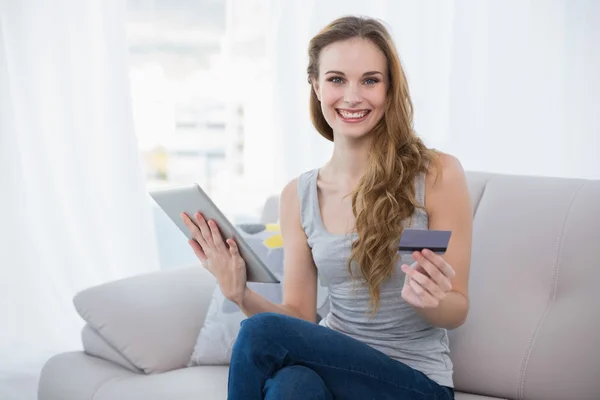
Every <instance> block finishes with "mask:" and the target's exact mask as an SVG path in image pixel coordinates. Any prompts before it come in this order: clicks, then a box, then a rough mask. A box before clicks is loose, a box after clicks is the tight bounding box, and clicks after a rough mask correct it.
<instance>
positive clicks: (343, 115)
mask: <svg viewBox="0 0 600 400" xmlns="http://www.w3.org/2000/svg"><path fill="white" fill-rule="evenodd" d="M335 111H336V112H337V115H339V116H340V119H341V120H342V121H343V122H347V123H350V124H355V123H358V122H362V121H364V120H365V119H367V116H368V115H369V114H370V113H371V110H343V109H341V108H336V109H335Z"/></svg>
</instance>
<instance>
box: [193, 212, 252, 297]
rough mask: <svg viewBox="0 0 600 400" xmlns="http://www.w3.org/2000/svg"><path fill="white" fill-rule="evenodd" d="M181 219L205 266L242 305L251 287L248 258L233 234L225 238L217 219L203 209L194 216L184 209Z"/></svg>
mask: <svg viewBox="0 0 600 400" xmlns="http://www.w3.org/2000/svg"><path fill="white" fill-rule="evenodd" d="M181 219H182V220H183V222H184V223H185V225H186V226H187V227H188V229H189V230H190V232H191V233H192V236H193V239H190V240H188V243H189V244H190V246H191V247H192V249H193V250H194V254H196V257H198V259H199V260H200V262H201V263H202V266H204V268H206V269H207V270H208V271H209V272H210V273H211V274H213V275H214V277H215V278H217V282H218V284H219V287H220V288H221V292H222V293H223V295H224V296H225V298H227V299H228V300H230V301H232V302H234V303H235V304H237V305H240V304H241V302H242V300H243V299H244V294H245V292H246V288H247V286H246V262H245V261H244V259H243V258H242V257H241V256H240V253H239V250H238V247H237V244H236V243H235V241H234V240H233V239H231V238H230V239H227V240H226V241H223V237H222V236H221V232H220V231H219V228H218V227H217V224H216V223H215V221H213V220H210V221H206V220H205V219H204V217H203V216H202V214H200V213H196V214H195V215H194V218H193V219H192V218H191V217H190V216H188V215H187V214H186V213H182V214H181Z"/></svg>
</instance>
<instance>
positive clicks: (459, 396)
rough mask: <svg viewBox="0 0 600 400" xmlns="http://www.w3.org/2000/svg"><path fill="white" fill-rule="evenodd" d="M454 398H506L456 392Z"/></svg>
mask: <svg viewBox="0 0 600 400" xmlns="http://www.w3.org/2000/svg"><path fill="white" fill-rule="evenodd" d="M454 398H455V400H506V399H505V398H500V397H488V396H479V395H477V394H470V393H462V392H456V395H455V396H454Z"/></svg>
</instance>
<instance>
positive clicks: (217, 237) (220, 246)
mask: <svg viewBox="0 0 600 400" xmlns="http://www.w3.org/2000/svg"><path fill="white" fill-rule="evenodd" d="M208 228H209V229H210V234H211V236H212V240H213V243H214V244H215V248H216V249H217V250H219V251H224V250H226V248H225V243H224V242H223V237H222V236H221V232H220V231H219V227H218V226H217V223H216V222H215V221H213V220H210V221H208Z"/></svg>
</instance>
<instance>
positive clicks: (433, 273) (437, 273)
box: [413, 250, 452, 292]
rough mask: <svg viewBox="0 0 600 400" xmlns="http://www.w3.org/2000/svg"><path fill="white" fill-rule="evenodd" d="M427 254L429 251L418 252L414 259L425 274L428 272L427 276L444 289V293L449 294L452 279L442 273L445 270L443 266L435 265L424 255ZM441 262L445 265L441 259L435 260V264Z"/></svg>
mask: <svg viewBox="0 0 600 400" xmlns="http://www.w3.org/2000/svg"><path fill="white" fill-rule="evenodd" d="M427 252H428V250H423V251H422V252H418V251H417V252H415V254H414V255H413V257H414V258H415V259H416V260H417V262H418V263H419V265H420V266H421V267H422V268H423V269H424V270H425V272H427V275H429V277H430V278H431V279H432V280H433V281H434V282H435V283H436V284H437V285H438V286H439V287H440V288H441V289H442V291H444V292H449V291H450V290H451V289H452V283H451V282H450V279H448V277H447V276H446V275H445V274H444V273H443V272H442V270H441V268H443V265H439V264H435V263H434V262H433V261H432V260H431V259H430V258H428V257H425V255H424V254H422V253H427ZM431 254H433V253H431ZM436 256H437V254H436ZM440 260H442V261H443V262H444V263H445V261H444V260H443V259H442V258H441V257H440V258H439V259H437V260H435V262H437V263H440Z"/></svg>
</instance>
